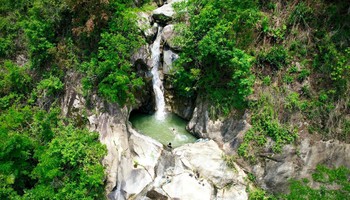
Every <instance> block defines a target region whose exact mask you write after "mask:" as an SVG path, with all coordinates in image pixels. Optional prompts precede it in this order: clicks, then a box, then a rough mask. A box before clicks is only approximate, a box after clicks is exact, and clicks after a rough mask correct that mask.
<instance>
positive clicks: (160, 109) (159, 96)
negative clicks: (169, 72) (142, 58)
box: [151, 26, 165, 120]
mask: <svg viewBox="0 0 350 200" xmlns="http://www.w3.org/2000/svg"><path fill="white" fill-rule="evenodd" d="M161 33H162V27H160V26H159V27H158V33H157V38H156V40H155V41H154V42H153V45H152V48H151V53H152V71H151V73H152V75H153V78H152V84H153V90H154V94H155V97H156V113H155V117H156V119H158V120H163V119H164V118H165V101H164V94H163V83H162V81H161V80H160V78H159V72H158V68H159V63H160V41H161Z"/></svg>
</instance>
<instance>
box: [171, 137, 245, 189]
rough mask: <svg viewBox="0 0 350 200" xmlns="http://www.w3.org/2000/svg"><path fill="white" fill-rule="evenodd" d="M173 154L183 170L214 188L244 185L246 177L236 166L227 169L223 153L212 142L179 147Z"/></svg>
mask: <svg viewBox="0 0 350 200" xmlns="http://www.w3.org/2000/svg"><path fill="white" fill-rule="evenodd" d="M174 154H175V155H176V156H177V157H178V158H179V159H180V160H181V163H183V165H184V166H185V168H187V169H190V170H191V171H193V172H196V173H197V175H199V177H202V178H204V179H208V180H210V182H211V183H213V184H214V185H215V187H216V188H224V187H225V186H227V185H229V184H230V183H234V184H237V185H244V182H245V181H244V178H245V176H246V175H245V173H244V172H243V170H242V169H240V167H238V165H236V166H235V169H231V168H229V167H228V166H227V165H226V162H225V161H224V160H223V157H222V156H223V155H224V152H223V151H222V150H221V149H220V148H219V146H218V145H217V144H216V143H215V142H214V141H213V140H210V141H206V142H197V143H194V144H187V145H184V146H181V147H179V148H176V149H175V150H174Z"/></svg>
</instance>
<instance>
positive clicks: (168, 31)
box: [162, 24, 181, 51]
mask: <svg viewBox="0 0 350 200" xmlns="http://www.w3.org/2000/svg"><path fill="white" fill-rule="evenodd" d="M174 29H175V28H174V25H173V24H169V25H166V26H165V27H164V29H163V32H162V40H163V42H164V43H165V45H167V46H169V47H170V48H171V49H173V50H177V51H178V50H181V48H180V47H179V46H176V45H175V44H174V42H173V38H174V37H175V36H176V32H175V30H174Z"/></svg>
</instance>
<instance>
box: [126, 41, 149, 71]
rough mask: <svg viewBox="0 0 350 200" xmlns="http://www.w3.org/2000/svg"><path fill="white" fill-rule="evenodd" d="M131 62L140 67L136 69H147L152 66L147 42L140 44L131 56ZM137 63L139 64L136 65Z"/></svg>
mask: <svg viewBox="0 0 350 200" xmlns="http://www.w3.org/2000/svg"><path fill="white" fill-rule="evenodd" d="M131 63H132V64H133V65H134V66H136V67H138V68H140V69H138V71H140V70H143V71H148V70H150V69H151V68H152V59H151V52H150V47H149V45H148V44H146V45H143V46H141V47H140V48H139V49H138V50H137V51H136V52H135V53H134V54H133V55H132V56H131ZM137 65H139V66H137Z"/></svg>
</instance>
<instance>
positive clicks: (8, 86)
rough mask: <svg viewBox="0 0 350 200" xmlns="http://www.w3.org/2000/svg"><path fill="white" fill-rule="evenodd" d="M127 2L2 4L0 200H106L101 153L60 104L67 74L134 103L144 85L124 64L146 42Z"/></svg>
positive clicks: (56, 0) (55, 0) (67, 0)
mask: <svg viewBox="0 0 350 200" xmlns="http://www.w3.org/2000/svg"><path fill="white" fill-rule="evenodd" d="M131 2H132V1H125V0H120V1H118V0H115V1H89V2H86V1H79V0H34V1H21V0H19V1H12V0H4V1H2V2H1V5H0V11H1V12H0V13H1V14H0V27H1V32H0V44H1V45H0V140H1V144H0V199H104V198H105V194H104V181H105V173H104V167H103V166H102V164H101V161H102V158H103V157H104V155H105V154H106V148H105V147H104V146H103V145H102V144H100V142H99V141H98V134H97V133H94V132H90V131H88V130H87V129H86V128H84V126H85V124H82V123H81V122H80V121H77V119H70V118H62V116H60V113H61V111H60V109H59V107H58V106H59V105H58V103H59V99H60V98H61V97H62V94H63V90H64V87H65V85H64V76H65V74H66V73H67V71H68V70H80V71H82V72H83V74H86V79H87V80H90V85H91V88H89V89H91V90H92V89H96V88H95V87H97V90H98V92H99V93H100V94H101V96H103V97H105V98H106V99H107V100H110V101H113V102H118V103H120V104H125V103H126V102H131V103H132V100H133V98H134V97H133V92H132V90H133V89H135V88H137V87H139V86H142V84H143V82H142V80H141V79H140V78H138V77H136V75H135V73H134V72H133V70H132V68H131V65H130V63H129V60H130V55H131V53H132V52H133V51H134V50H135V49H136V48H137V47H138V46H139V45H140V44H141V43H142V42H143V41H142V39H140V36H139V35H137V34H138V32H137V31H138V30H137V29H136V27H135V25H134V21H133V20H134V18H135V17H134V15H132V13H131V12H129V11H127V9H128V7H130V6H131ZM111 44H112V45H111ZM95 75H96V76H95ZM90 85H89V86H90ZM109 85H112V86H113V87H112V88H110V87H109ZM91 90H87V91H89V92H87V93H91ZM111 91H113V92H111Z"/></svg>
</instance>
